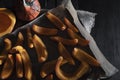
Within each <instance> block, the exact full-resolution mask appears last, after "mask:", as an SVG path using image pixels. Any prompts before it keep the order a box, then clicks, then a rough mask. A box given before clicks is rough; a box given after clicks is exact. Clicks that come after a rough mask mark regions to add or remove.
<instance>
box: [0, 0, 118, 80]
mask: <svg viewBox="0 0 120 80" xmlns="http://www.w3.org/2000/svg"><path fill="white" fill-rule="evenodd" d="M6 1H7V3H6ZM39 1H40V3H41V6H42V8H47V9H51V8H54V7H56V6H57V5H59V4H60V3H61V1H62V0H39ZM45 1H48V2H47V4H46V3H45ZM9 2H10V3H9ZM72 2H73V5H74V6H75V8H76V9H80V10H87V11H91V12H95V13H98V15H97V16H96V21H95V27H94V28H93V29H92V33H91V35H92V36H93V37H94V39H95V40H96V42H97V45H98V46H99V48H100V50H101V51H102V52H103V53H104V55H105V57H106V58H107V59H108V60H109V61H110V62H111V63H112V64H113V65H114V66H116V67H117V68H118V69H119V70H120V0H72ZM8 3H9V4H8ZM12 6H13V3H12V2H11V0H9V1H8V0H0V7H9V8H11V7H12ZM107 80H120V71H119V72H118V73H117V74H115V75H114V76H112V77H111V78H110V79H107Z"/></svg>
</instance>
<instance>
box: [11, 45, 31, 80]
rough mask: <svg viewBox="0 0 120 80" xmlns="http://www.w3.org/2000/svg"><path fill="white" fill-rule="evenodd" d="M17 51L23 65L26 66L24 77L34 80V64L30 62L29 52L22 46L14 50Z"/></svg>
mask: <svg viewBox="0 0 120 80" xmlns="http://www.w3.org/2000/svg"><path fill="white" fill-rule="evenodd" d="M12 49H13V50H14V49H15V50H16V51H17V52H18V53H19V54H20V55H21V58H22V61H23V65H24V76H25V78H26V79H27V80H32V63H31V61H30V57H29V55H28V53H27V51H26V50H25V49H24V48H23V47H22V46H16V47H13V48H12Z"/></svg>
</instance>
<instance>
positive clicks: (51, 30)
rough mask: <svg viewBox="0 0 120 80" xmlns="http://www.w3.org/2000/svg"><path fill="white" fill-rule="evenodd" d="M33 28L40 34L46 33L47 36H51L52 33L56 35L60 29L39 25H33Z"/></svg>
mask: <svg viewBox="0 0 120 80" xmlns="http://www.w3.org/2000/svg"><path fill="white" fill-rule="evenodd" d="M32 30H33V31H34V32H35V33H37V34H39V35H45V36H51V35H56V34H57V32H58V30H57V29H54V28H45V27H41V26H37V25H33V26H32Z"/></svg>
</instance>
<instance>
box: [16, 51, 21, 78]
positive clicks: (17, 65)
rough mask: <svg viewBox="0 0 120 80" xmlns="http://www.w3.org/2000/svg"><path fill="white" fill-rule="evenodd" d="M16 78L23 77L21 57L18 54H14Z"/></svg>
mask: <svg viewBox="0 0 120 80" xmlns="http://www.w3.org/2000/svg"><path fill="white" fill-rule="evenodd" d="M16 76H17V77H18V78H22V77H23V62H22V57H21V55H20V54H19V53H17V54H16Z"/></svg>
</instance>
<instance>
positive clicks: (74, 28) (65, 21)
mask: <svg viewBox="0 0 120 80" xmlns="http://www.w3.org/2000/svg"><path fill="white" fill-rule="evenodd" d="M64 23H65V24H66V26H67V27H68V28H70V29H71V30H72V31H73V32H79V30H78V29H77V28H76V27H75V26H74V25H73V24H72V23H71V22H70V21H69V20H68V19H67V18H66V17H64Z"/></svg>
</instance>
